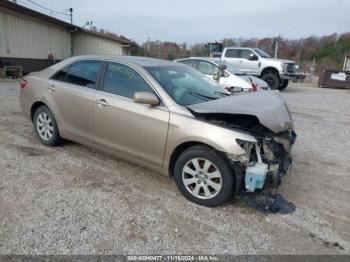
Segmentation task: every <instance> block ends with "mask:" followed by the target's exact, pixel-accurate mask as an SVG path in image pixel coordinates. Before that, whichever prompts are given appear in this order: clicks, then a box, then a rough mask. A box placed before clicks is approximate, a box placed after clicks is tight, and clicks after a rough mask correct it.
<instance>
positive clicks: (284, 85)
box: [278, 79, 289, 91]
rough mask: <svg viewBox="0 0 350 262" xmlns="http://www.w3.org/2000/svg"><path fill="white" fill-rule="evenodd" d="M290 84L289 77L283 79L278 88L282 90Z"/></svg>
mask: <svg viewBox="0 0 350 262" xmlns="http://www.w3.org/2000/svg"><path fill="white" fill-rule="evenodd" d="M288 84H289V81H288V80H287V79H286V80H282V82H281V84H280V86H279V87H278V90H280V91H282V90H284V89H286V88H287V86H288Z"/></svg>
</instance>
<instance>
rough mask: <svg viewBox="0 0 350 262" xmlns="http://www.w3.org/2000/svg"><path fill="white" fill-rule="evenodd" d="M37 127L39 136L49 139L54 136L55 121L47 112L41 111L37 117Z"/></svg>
mask: <svg viewBox="0 0 350 262" xmlns="http://www.w3.org/2000/svg"><path fill="white" fill-rule="evenodd" d="M36 128H37V130H38V134H39V136H40V137H41V138H42V139H43V140H45V141H49V140H50V139H51V138H52V136H53V132H54V129H53V121H52V119H51V118H50V117H49V115H48V114H46V113H45V112H41V113H40V114H39V115H38V117H37V119H36Z"/></svg>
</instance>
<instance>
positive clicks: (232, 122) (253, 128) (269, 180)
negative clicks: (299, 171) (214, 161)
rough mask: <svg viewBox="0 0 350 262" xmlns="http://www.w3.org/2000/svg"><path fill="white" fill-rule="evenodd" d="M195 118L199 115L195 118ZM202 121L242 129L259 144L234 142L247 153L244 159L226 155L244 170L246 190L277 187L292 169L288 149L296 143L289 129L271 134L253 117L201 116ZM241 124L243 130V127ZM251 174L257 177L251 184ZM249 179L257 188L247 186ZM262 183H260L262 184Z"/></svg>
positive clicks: (292, 132)
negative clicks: (258, 177)
mask: <svg viewBox="0 0 350 262" xmlns="http://www.w3.org/2000/svg"><path fill="white" fill-rule="evenodd" d="M197 117H198V116H197ZM199 117H202V118H203V120H206V121H208V122H210V123H213V124H216V125H220V126H224V127H227V128H233V129H237V128H239V129H240V130H244V131H246V132H249V133H250V134H251V135H253V136H254V137H255V138H256V140H257V141H258V143H257V144H256V143H255V144H254V143H248V142H245V141H237V142H238V144H239V145H240V146H241V147H242V148H243V149H244V150H245V151H246V152H247V155H246V156H245V158H242V157H240V158H239V159H237V158H235V157H234V156H229V157H230V158H231V159H232V160H233V161H234V162H236V163H238V164H239V165H240V166H242V168H243V169H245V175H246V176H245V181H246V186H245V188H246V190H247V191H248V192H254V191H255V189H263V188H264V189H272V188H278V187H279V186H280V184H281V178H282V177H283V176H284V175H286V174H287V173H288V172H289V171H290V170H291V166H292V157H291V150H292V145H293V144H294V143H295V140H296V134H295V132H294V131H293V130H292V129H289V130H287V131H285V132H281V133H278V134H274V133H273V132H272V131H270V130H268V129H267V128H266V127H264V126H262V125H260V124H259V121H258V120H257V119H256V118H255V117H254V116H244V117H243V116H241V115H239V116H232V115H217V114H215V115H201V116H199ZM242 125H243V127H242ZM253 174H259V175H260V177H261V178H260V179H259V180H258V181H254V179H255V178H254V176H253ZM247 176H249V178H250V179H251V180H252V182H253V183H257V184H256V185H250V184H249V185H247V184H248V183H249V179H248V178H247ZM261 180H263V184H261V183H262V182H261Z"/></svg>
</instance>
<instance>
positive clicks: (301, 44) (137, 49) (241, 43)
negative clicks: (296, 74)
mask: <svg viewBox="0 0 350 262" xmlns="http://www.w3.org/2000/svg"><path fill="white" fill-rule="evenodd" d="M277 40H278V47H279V48H278V58H283V59H291V60H293V61H295V62H296V63H297V64H298V65H299V66H300V70H302V71H304V72H309V71H310V69H311V67H313V65H314V66H315V71H316V72H320V71H321V70H322V69H326V68H330V69H342V67H343V63H344V57H345V55H350V33H343V34H336V33H335V34H331V35H325V36H321V37H315V36H310V37H306V38H300V39H287V38H284V37H278V38H273V37H266V38H261V39H259V38H251V39H244V38H225V39H223V40H222V42H223V44H224V46H226V47H229V46H230V47H231V46H234V47H257V48H261V49H263V50H264V51H265V52H267V53H269V54H270V55H271V56H273V55H274V50H275V45H276V42H277ZM206 45H207V43H195V44H192V45H188V44H187V43H175V42H163V41H148V42H145V43H142V44H141V45H137V44H135V45H134V46H133V50H132V54H133V55H140V56H148V57H155V58H161V59H167V60H173V59H177V58H183V57H189V56H207V55H208V51H207V47H206ZM314 63H315V64H314Z"/></svg>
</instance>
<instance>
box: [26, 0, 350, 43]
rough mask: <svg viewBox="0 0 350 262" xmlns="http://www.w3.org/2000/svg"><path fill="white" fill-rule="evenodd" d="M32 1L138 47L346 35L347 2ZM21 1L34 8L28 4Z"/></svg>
mask: <svg viewBox="0 0 350 262" xmlns="http://www.w3.org/2000/svg"><path fill="white" fill-rule="evenodd" d="M33 1H34V2H36V3H39V4H42V5H44V6H46V7H48V8H52V9H54V10H57V11H62V10H63V9H65V8H69V7H73V8H74V23H75V24H77V25H79V26H82V25H83V24H84V23H85V22H86V21H89V20H92V21H93V22H94V25H95V26H97V27H98V28H104V29H106V30H109V31H112V32H115V33H117V34H119V35H124V36H126V37H129V38H132V39H135V40H136V41H137V42H138V43H142V42H145V41H146V39H147V37H150V38H151V40H162V41H164V40H168V41H175V42H184V41H186V42H188V43H190V44H191V43H194V42H207V41H214V40H221V39H223V38H228V37H233V38H237V37H243V38H250V37H265V36H277V35H282V36H284V37H287V38H299V37H305V36H309V35H316V36H319V35H324V34H331V33H334V32H337V33H341V32H346V31H350V13H349V11H350V0H321V1H317V0H312V1H311V0H84V1H77V0H33ZM20 2H22V3H24V4H25V5H27V6H33V5H32V4H30V3H29V2H28V0H20ZM33 7H34V6H33ZM36 9H37V10H42V9H40V8H36ZM42 11H44V10H42Z"/></svg>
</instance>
